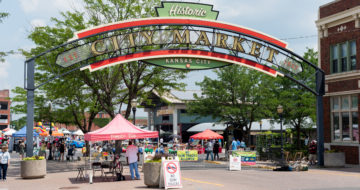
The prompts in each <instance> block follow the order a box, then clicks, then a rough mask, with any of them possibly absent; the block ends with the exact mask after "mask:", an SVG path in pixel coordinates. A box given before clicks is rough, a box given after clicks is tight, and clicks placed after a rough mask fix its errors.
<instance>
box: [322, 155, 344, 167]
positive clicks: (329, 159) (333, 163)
mask: <svg viewBox="0 0 360 190" xmlns="http://www.w3.org/2000/svg"><path fill="white" fill-rule="evenodd" d="M324 166H325V167H345V153H344V152H331V153H330V152H325V153H324Z"/></svg>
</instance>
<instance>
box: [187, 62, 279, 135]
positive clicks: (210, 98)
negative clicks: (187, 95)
mask: <svg viewBox="0 0 360 190" xmlns="http://www.w3.org/2000/svg"><path fill="white" fill-rule="evenodd" d="M215 72H216V74H217V77H216V79H210V78H208V77H205V79H204V80H203V81H202V82H201V83H197V85H199V86H200V87H201V90H202V95H201V96H197V95H196V94H194V97H195V100H196V101H193V102H189V103H188V112H189V113H190V114H197V115H200V116H208V115H211V116H212V117H213V118H219V119H220V120H221V121H224V122H228V123H230V124H232V125H233V126H234V127H235V128H238V129H240V130H241V131H243V128H245V130H244V131H243V132H244V133H245V134H247V135H249V134H250V129H251V123H252V122H254V121H258V120H260V119H261V118H264V117H269V116H271V114H272V113H271V111H272V110H271V108H273V107H274V106H275V105H274V104H273V102H274V101H273V99H274V97H273V96H272V95H273V94H272V93H271V90H272V87H273V86H274V84H273V78H271V77H269V76H267V75H265V74H263V73H260V72H258V71H254V70H249V69H247V68H244V67H240V66H238V65H232V66H228V67H224V68H220V69H217V70H216V71H215Z"/></svg>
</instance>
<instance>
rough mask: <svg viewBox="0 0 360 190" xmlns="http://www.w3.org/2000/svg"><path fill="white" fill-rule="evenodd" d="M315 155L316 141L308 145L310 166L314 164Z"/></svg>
mask: <svg viewBox="0 0 360 190" xmlns="http://www.w3.org/2000/svg"><path fill="white" fill-rule="evenodd" d="M316 153H317V145H316V140H312V141H311V143H310V144H309V162H310V165H315V164H316Z"/></svg>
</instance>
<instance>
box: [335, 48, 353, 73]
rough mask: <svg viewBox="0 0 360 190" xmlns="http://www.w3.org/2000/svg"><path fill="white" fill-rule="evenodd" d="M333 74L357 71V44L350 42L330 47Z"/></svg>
mask: <svg viewBox="0 0 360 190" xmlns="http://www.w3.org/2000/svg"><path fill="white" fill-rule="evenodd" d="M330 54H331V56H330V57H331V73H339V72H346V71H352V70H356V42H355V41H348V42H344V43H341V44H335V45H332V46H330Z"/></svg>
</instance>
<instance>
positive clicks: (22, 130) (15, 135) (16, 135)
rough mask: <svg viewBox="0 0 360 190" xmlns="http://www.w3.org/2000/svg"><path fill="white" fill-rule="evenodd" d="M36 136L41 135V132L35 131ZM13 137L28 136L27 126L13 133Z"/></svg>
mask: <svg viewBox="0 0 360 190" xmlns="http://www.w3.org/2000/svg"><path fill="white" fill-rule="evenodd" d="M33 135H34V137H37V136H39V133H37V132H35V131H34V134H33ZM12 136H13V137H26V126H24V127H23V128H21V129H20V130H19V131H18V132H16V133H13V134H12Z"/></svg>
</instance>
